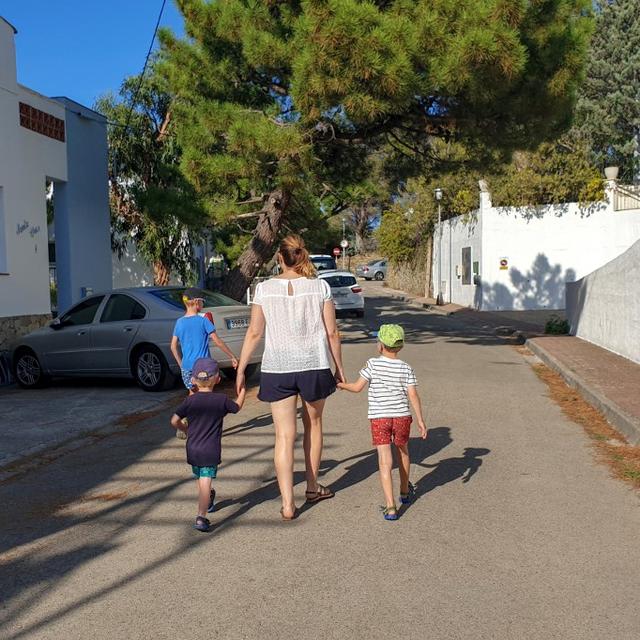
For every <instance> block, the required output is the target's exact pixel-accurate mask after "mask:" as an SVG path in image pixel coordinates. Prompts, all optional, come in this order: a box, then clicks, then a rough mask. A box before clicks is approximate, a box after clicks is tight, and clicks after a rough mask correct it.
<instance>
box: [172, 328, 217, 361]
mask: <svg viewBox="0 0 640 640" xmlns="http://www.w3.org/2000/svg"><path fill="white" fill-rule="evenodd" d="M215 330H216V327H215V325H214V324H212V323H211V321H210V320H209V319H208V318H205V317H204V316H182V318H178V320H177V321H176V326H175V328H174V329H173V335H174V336H176V338H178V340H179V341H180V351H182V368H183V369H184V370H185V371H191V370H192V369H193V363H194V362H195V361H196V360H197V359H198V358H210V357H211V356H210V355H209V336H210V335H211V334H212V333H213V332H214V331H215Z"/></svg>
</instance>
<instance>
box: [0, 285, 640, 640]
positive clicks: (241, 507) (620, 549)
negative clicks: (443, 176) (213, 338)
mask: <svg viewBox="0 0 640 640" xmlns="http://www.w3.org/2000/svg"><path fill="white" fill-rule="evenodd" d="M368 293H369V294H370V302H371V306H370V309H369V311H368V313H367V317H366V318H365V321H364V323H362V322H355V321H354V322H346V323H345V341H346V345H345V358H346V362H347V363H348V370H349V373H350V374H351V375H352V376H353V375H355V374H356V372H357V369H358V367H359V365H360V364H361V363H362V362H364V361H365V360H366V358H367V357H368V356H369V355H371V354H372V352H373V348H374V344H373V341H372V339H371V338H370V337H369V335H368V332H367V329H372V328H374V327H376V326H377V325H378V324H379V322H380V321H381V319H385V320H394V321H396V322H400V323H402V324H403V325H405V327H406V328H407V334H408V340H409V343H410V344H409V346H408V347H407V348H406V351H405V352H404V356H405V357H406V359H407V360H409V361H410V362H411V363H412V364H413V365H414V366H415V368H416V371H417V374H418V376H419V379H420V384H421V390H422V394H423V396H424V398H425V400H426V401H427V404H428V419H429V423H430V431H429V438H428V440H427V441H426V442H421V441H414V442H412V453H413V458H414V463H413V466H412V474H413V480H414V482H415V483H416V485H417V488H418V499H417V501H416V502H415V503H414V504H413V505H411V506H410V508H408V509H407V510H406V511H405V512H404V514H403V516H402V518H401V519H400V520H399V521H398V522H395V523H389V522H385V521H384V520H383V519H382V517H381V515H380V513H379V511H378V505H379V504H380V501H381V500H380V492H379V487H378V479H377V477H376V475H375V471H376V464H375V456H374V452H373V450H372V448H371V445H370V441H369V435H368V432H367V426H366V421H365V407H366V404H365V397H364V396H362V397H356V396H352V395H347V394H338V395H336V396H335V397H334V398H333V399H332V401H331V403H330V405H329V410H328V413H327V420H326V455H325V462H324V469H323V471H324V480H325V482H326V483H328V484H330V485H331V486H332V487H333V488H334V489H335V490H336V491H337V492H338V495H337V496H336V498H335V499H334V500H330V501H326V502H323V503H320V504H318V505H315V506H314V507H313V508H310V509H307V510H306V511H304V512H303V514H302V516H301V517H300V518H299V519H298V520H297V521H295V522H293V523H281V522H280V521H279V520H278V507H279V504H278V501H277V487H276V483H275V480H274V478H273V472H272V462H271V445H272V440H273V438H272V428H271V425H270V420H269V416H268V415H267V411H266V407H265V406H263V405H261V404H260V403H258V402H257V401H255V400H254V399H252V400H251V401H250V402H249V403H248V406H247V407H246V410H245V411H243V413H242V414H241V415H240V416H237V417H236V419H235V420H234V421H229V425H228V429H227V431H226V435H225V438H224V452H225V453H224V455H225V464H224V468H223V470H221V477H220V480H219V481H218V483H217V488H218V492H219V496H220V509H219V511H218V512H217V513H216V514H215V517H214V523H215V529H214V531H213V532H212V533H210V534H199V533H197V532H195V531H193V530H192V529H191V528H190V525H191V520H192V518H193V516H194V506H195V502H194V492H193V489H194V488H193V487H192V486H191V485H192V482H191V481H190V479H189V473H188V468H187V467H186V465H185V463H184V461H183V451H182V447H183V445H182V443H181V441H178V440H177V439H175V438H174V437H172V434H171V432H170V430H169V428H168V426H167V423H166V420H165V419H164V418H162V419H160V418H155V419H153V420H151V421H148V422H147V423H144V424H138V425H134V426H132V428H131V429H129V430H128V431H126V432H125V433H121V434H116V435H113V436H111V437H108V438H105V439H103V440H102V441H100V442H98V443H96V444H94V445H93V446H90V447H87V448H86V449H85V450H83V451H75V452H71V453H69V454H68V455H66V456H64V457H62V458H59V459H57V460H55V461H54V462H52V463H51V464H49V465H47V466H46V467H41V468H39V469H37V470H35V471H33V472H31V473H30V474H27V475H25V476H22V477H21V478H18V479H12V480H10V481H7V482H5V483H4V484H2V485H0V504H2V505H3V509H2V513H1V514H0V530H1V531H2V538H1V544H2V548H1V551H2V556H1V559H2V563H3V564H2V566H0V598H1V600H2V605H1V607H0V637H2V638H3V639H6V640H12V639H15V638H46V639H47V640H49V639H58V638H60V639H63V640H72V639H75V638H86V637H91V638H93V639H100V638H109V639H113V638H127V639H129V638H141V639H142V638H145V639H146V638H191V637H193V638H196V637H197V638H200V637H207V638H221V639H225V640H227V639H235V638H251V639H253V638H260V639H263V638H285V639H288V638H296V639H297V640H299V639H300V638H322V639H334V638H335V639H344V638H367V639H370V638H383V637H387V636H388V635H390V634H393V635H394V636H398V637H404V638H409V639H414V638H415V639H416V640H418V639H420V640H422V639H424V638H436V639H441V638H442V639H456V640H457V639H467V638H468V639H471V638H473V639H492V640H494V639H503V638H504V639H509V640H510V639H517V640H521V639H527V640H528V639H536V640H539V639H542V638H544V639H548V638H558V639H560V638H561V639H563V640H569V639H574V638H575V639H578V638H579V639H580V640H586V639H598V640H600V639H603V638H607V639H615V640H619V639H629V640H631V639H633V640H636V639H637V638H638V635H639V634H638V630H639V629H640V614H639V613H638V606H637V594H638V592H639V589H640V572H639V571H638V568H639V567H640V562H639V560H640V551H639V548H638V544H637V532H638V531H639V530H640V509H639V508H638V507H639V504H640V503H639V500H638V496H637V495H636V494H634V493H632V492H631V491H629V490H628V489H627V488H626V487H625V486H624V485H623V484H621V483H619V482H617V481H615V480H613V479H611V478H610V477H609V476H608V473H607V470H606V468H604V467H602V466H599V465H598V464H596V463H595V462H594V461H593V457H592V453H591V451H590V449H589V448H588V443H587V440H586V437H585V436H584V435H583V434H582V432H581V430H580V428H579V427H577V426H576V425H574V424H573V423H570V422H568V421H567V420H566V419H565V418H564V417H563V416H562V414H561V412H560V410H559V409H558V408H557V407H556V406H555V405H554V404H552V402H551V401H550V400H549V399H548V397H547V392H546V388H545V387H544V385H543V384H542V383H541V382H539V381H538V379H537V377H536V376H535V375H534V373H533V371H532V370H531V368H530V367H529V365H528V364H527V363H526V362H525V361H524V360H523V358H522V356H521V355H520V354H519V353H518V352H516V350H515V349H513V348H512V347H510V346H507V345H503V344H501V343H499V342H498V341H497V339H495V338H494V337H492V336H491V335H488V334H485V333H483V332H482V331H481V330H472V329H469V328H468V327H464V326H463V325H461V324H460V323H459V321H457V320H455V319H452V318H443V317H438V316H431V315H428V314H426V313H424V312H422V311H418V310H417V309H412V308H408V307H401V308H398V306H397V303H392V302H391V301H390V300H389V298H387V297H385V295H384V291H383V290H382V289H380V288H374V287H369V288H368ZM300 453H301V452H300ZM299 457H301V456H299ZM298 467H299V468H302V465H301V464H299V465H298ZM303 491H304V485H303V484H302V483H301V484H300V485H298V497H299V499H300V501H302V498H303Z"/></svg>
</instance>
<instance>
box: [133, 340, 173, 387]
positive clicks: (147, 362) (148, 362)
mask: <svg viewBox="0 0 640 640" xmlns="http://www.w3.org/2000/svg"><path fill="white" fill-rule="evenodd" d="M133 376H134V378H135V379H136V382H137V383H138V385H139V386H140V387H141V388H142V389H144V390H145V391H166V390H167V389H170V388H171V387H173V386H174V384H175V382H176V377H175V376H174V375H173V374H172V373H171V370H170V369H169V365H168V364H167V361H166V360H165V357H164V356H163V355H162V353H161V352H160V349H157V348H156V347H154V346H151V345H148V346H144V347H141V348H140V349H139V350H138V351H137V352H136V354H135V356H134V358H133Z"/></svg>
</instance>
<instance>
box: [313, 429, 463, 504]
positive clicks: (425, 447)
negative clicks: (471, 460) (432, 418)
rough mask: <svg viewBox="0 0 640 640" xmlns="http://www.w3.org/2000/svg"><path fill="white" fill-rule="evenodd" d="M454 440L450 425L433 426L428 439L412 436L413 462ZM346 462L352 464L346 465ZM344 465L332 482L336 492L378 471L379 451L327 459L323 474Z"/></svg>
mask: <svg viewBox="0 0 640 640" xmlns="http://www.w3.org/2000/svg"><path fill="white" fill-rule="evenodd" d="M452 442H453V439H452V438H451V429H450V428H449V427H434V428H431V429H429V431H428V432H427V438H426V440H422V438H411V439H410V440H409V449H410V452H411V461H412V463H413V462H414V460H415V461H417V462H423V461H424V460H426V459H427V458H429V457H430V456H434V455H436V454H437V453H439V452H440V451H442V450H443V449H444V448H445V447H448V446H449V445H450V444H451V443H452ZM346 463H351V464H349V465H348V466H345V464H346ZM343 466H344V468H345V473H343V474H342V475H341V476H340V477H339V478H338V479H337V480H335V481H334V482H332V483H331V486H330V488H331V489H332V491H335V492H336V493H338V492H339V491H344V490H345V489H348V488H349V487H352V486H354V485H356V484H358V483H360V482H362V481H363V480H366V479H367V478H369V477H370V476H372V475H374V474H376V473H378V452H377V450H376V449H370V450H368V451H364V452H362V453H358V454H355V455H353V456H349V457H348V458H344V459H342V460H326V461H324V462H323V465H322V467H321V475H324V473H326V472H327V471H329V470H332V469H335V468H337V467H343Z"/></svg>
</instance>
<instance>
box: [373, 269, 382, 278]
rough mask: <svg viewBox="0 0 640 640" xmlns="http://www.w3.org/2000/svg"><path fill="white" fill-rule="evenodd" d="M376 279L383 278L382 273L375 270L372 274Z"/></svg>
mask: <svg viewBox="0 0 640 640" xmlns="http://www.w3.org/2000/svg"><path fill="white" fill-rule="evenodd" d="M373 277H374V278H375V279H376V280H384V273H382V271H376V275H375V276H373Z"/></svg>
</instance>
